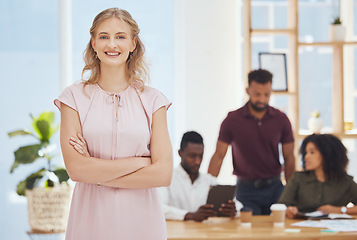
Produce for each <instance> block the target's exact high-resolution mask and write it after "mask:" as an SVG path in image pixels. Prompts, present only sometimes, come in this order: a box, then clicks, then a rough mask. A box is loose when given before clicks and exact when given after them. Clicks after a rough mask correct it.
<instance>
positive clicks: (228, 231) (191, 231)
mask: <svg viewBox="0 0 357 240" xmlns="http://www.w3.org/2000/svg"><path fill="white" fill-rule="evenodd" d="M354 217H355V218H357V215H356V216H354ZM301 221H304V220H302V219H286V221H285V226H283V227H275V226H274V225H273V221H272V217H271V216H253V219H252V225H251V227H245V226H242V225H241V224H240V219H239V218H236V219H230V218H221V217H216V218H209V219H208V220H206V221H204V222H193V221H169V220H168V221H166V224H167V239H168V240H188V239H190V240H201V239H208V240H226V239H230V240H232V239H250V240H259V239H274V240H275V239H279V240H282V239H289V240H294V239H311V240H312V239H313V240H317V239H330V240H332V239H338V240H339V239H354V240H357V232H330V231H328V230H327V229H323V228H313V227H295V226H291V224H292V223H295V222H301Z"/></svg>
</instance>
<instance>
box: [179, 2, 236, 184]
mask: <svg viewBox="0 0 357 240" xmlns="http://www.w3.org/2000/svg"><path fill="white" fill-rule="evenodd" d="M239 5H240V3H239V1H236V0H225V1H220V0H184V1H183V0H176V1H175V2H174V15H175V16H174V21H175V26H174V46H175V69H174V73H175V74H174V75H175V83H174V86H175V87H174V88H175V100H174V107H175V118H174V119H175V124H174V125H175V127H174V129H175V134H174V136H175V137H174V140H173V146H174V151H175V150H177V149H178V148H179V143H180V140H181V137H182V134H183V133H184V132H186V131H189V130H195V131H197V132H199V133H200V134H201V135H202V136H203V138H204V143H205V155H204V160H203V162H202V166H201V170H202V171H206V170H207V168H208V164H209V161H210V158H211V156H212V155H213V153H214V151H215V146H216V141H217V137H218V133H219V128H220V124H221V122H222V120H223V119H224V118H225V117H226V116H227V113H228V112H229V111H231V110H234V109H236V108H238V107H239V106H240V105H241V99H243V91H242V84H241V82H242V81H241V65H242V64H241V60H240V59H241V57H240V56H241V48H240V46H241V34H240V32H241V31H240V18H241V17H240V8H239ZM175 157H176V159H175V163H176V164H177V163H178V162H179V159H178V157H177V154H175ZM222 168H223V169H222V170H223V173H224V174H220V176H219V179H220V180H221V182H227V183H228V182H231V183H232V182H233V183H234V178H232V176H231V175H232V174H231V173H232V163H231V153H230V149H229V151H228V154H227V156H226V158H225V161H224V163H223V167H222ZM222 170H221V173H222Z"/></svg>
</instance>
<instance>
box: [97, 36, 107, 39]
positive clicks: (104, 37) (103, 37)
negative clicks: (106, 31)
mask: <svg viewBox="0 0 357 240" xmlns="http://www.w3.org/2000/svg"><path fill="white" fill-rule="evenodd" d="M99 39H107V37H106V36H100V37H99Z"/></svg>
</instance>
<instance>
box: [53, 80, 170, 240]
mask: <svg viewBox="0 0 357 240" xmlns="http://www.w3.org/2000/svg"><path fill="white" fill-rule="evenodd" d="M138 86H139V85H138V83H136V82H134V83H132V84H131V85H130V86H129V87H128V88H127V89H126V90H125V91H123V92H121V93H109V92H105V91H104V90H102V89H101V88H100V87H99V85H97V84H95V85H87V86H86V87H85V91H83V83H79V84H73V85H71V86H69V87H67V88H66V89H65V90H64V91H63V93H62V94H61V95H60V96H59V97H58V99H56V100H55V105H56V106H57V107H58V108H59V109H60V106H61V104H60V103H61V102H62V103H64V104H66V105H68V106H69V107H71V108H73V109H74V110H75V111H77V112H78V114H79V118H80V123H81V126H82V131H83V137H84V138H85V140H86V141H87V146H88V151H89V153H90V155H91V156H93V157H98V158H103V159H108V160H110V159H119V158H125V157H132V156H150V137H151V122H152V115H153V113H154V112H155V111H156V110H158V109H159V108H161V107H163V106H165V107H166V109H168V108H169V106H170V105H171V103H170V102H169V101H168V100H167V98H166V97H165V96H164V95H163V94H162V93H160V92H159V91H158V90H156V89H154V88H151V87H145V89H144V91H143V92H140V90H138ZM153 177H155V176H153ZM119 239H123V240H143V239H145V240H150V239H152V240H161V239H162V240H163V239H166V224H165V218H164V214H163V211H162V206H161V201H160V199H159V196H158V193H157V190H156V189H155V188H148V189H122V188H111V187H104V186H101V187H98V186H97V185H96V184H88V183H82V182H77V183H76V186H75V189H74V192H73V198H72V203H71V210H70V216H69V220H68V226H67V232H66V240H119Z"/></svg>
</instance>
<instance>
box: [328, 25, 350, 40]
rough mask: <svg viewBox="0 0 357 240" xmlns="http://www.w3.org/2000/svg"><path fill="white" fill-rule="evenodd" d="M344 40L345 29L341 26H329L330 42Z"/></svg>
mask: <svg viewBox="0 0 357 240" xmlns="http://www.w3.org/2000/svg"><path fill="white" fill-rule="evenodd" d="M345 39H346V27H345V26H344V25H341V24H332V25H330V41H331V42H343V41H345Z"/></svg>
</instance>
